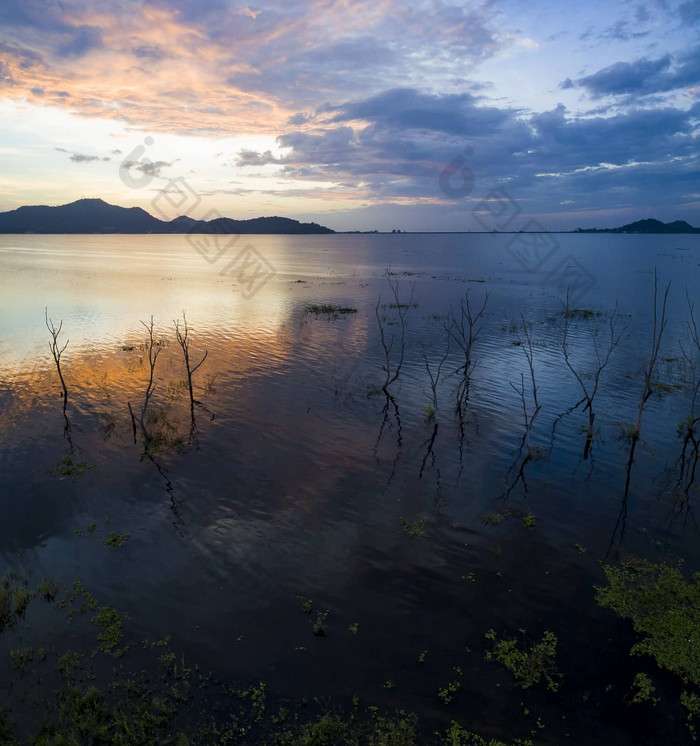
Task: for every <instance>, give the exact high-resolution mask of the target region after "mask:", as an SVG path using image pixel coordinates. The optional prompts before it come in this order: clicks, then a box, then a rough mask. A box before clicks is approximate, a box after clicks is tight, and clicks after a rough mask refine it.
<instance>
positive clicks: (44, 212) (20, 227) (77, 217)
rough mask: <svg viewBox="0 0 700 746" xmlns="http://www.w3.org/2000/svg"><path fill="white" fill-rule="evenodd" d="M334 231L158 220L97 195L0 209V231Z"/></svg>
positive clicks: (267, 221) (279, 223)
mask: <svg viewBox="0 0 700 746" xmlns="http://www.w3.org/2000/svg"><path fill="white" fill-rule="evenodd" d="M191 231H195V232H197V233H285V234H290V233H291V234H308V233H335V231H333V230H331V229H330V228H326V227H325V226H322V225H318V223H300V222H299V221H298V220H292V219H291V218H280V217H271V218H252V219H251V220H233V219H232V218H216V219H214V220H209V221H205V220H194V219H193V218H189V217H187V216H186V215H182V216H180V217H178V218H175V219H174V220H170V221H165V220H158V218H154V217H153V215H150V214H149V213H147V212H146V211H145V210H142V209H141V208H140V207H118V206H116V205H110V204H108V203H107V202H105V201H104V200H101V199H79V200H78V201H77V202H71V203H70V204H68V205H60V206H58V207H47V206H45V205H36V206H33V207H18V208H17V209H16V210H10V211H9V212H2V213H0V233H189V232H191Z"/></svg>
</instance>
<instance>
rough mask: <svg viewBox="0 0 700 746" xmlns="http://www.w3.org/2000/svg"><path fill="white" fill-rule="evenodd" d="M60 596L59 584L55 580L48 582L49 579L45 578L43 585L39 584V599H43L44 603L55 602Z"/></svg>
mask: <svg viewBox="0 0 700 746" xmlns="http://www.w3.org/2000/svg"><path fill="white" fill-rule="evenodd" d="M57 594H58V583H57V582H56V581H55V580H48V579H47V578H44V579H43V580H42V581H41V583H39V588H38V589H37V595H38V596H39V598H43V599H44V601H49V602H51V601H53V600H54V599H55V598H56V596H57Z"/></svg>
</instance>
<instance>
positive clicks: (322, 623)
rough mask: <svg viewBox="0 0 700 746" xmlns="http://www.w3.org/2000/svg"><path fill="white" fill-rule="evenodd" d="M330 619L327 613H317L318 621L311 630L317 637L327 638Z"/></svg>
mask: <svg viewBox="0 0 700 746" xmlns="http://www.w3.org/2000/svg"><path fill="white" fill-rule="evenodd" d="M327 617H328V612H327V611H317V612H316V621H315V622H314V623H313V624H312V625H311V629H312V631H313V633H314V634H315V635H316V637H325V636H326V618H327Z"/></svg>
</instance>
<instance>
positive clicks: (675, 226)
mask: <svg viewBox="0 0 700 746" xmlns="http://www.w3.org/2000/svg"><path fill="white" fill-rule="evenodd" d="M574 233H700V228H693V226H692V225H690V224H688V223H686V222H685V220H674V222H673V223H662V222H661V221H660V220H654V218H647V219H646V220H637V221H635V222H634V223H629V224H627V225H623V226H622V227H621V228H578V229H576V230H575V231H574Z"/></svg>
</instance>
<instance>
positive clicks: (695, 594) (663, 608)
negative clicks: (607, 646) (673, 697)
mask: <svg viewBox="0 0 700 746" xmlns="http://www.w3.org/2000/svg"><path fill="white" fill-rule="evenodd" d="M603 572H604V573H605V577H606V579H607V581H608V584H607V585H606V586H603V587H598V588H596V600H597V602H598V604H599V605H600V606H603V607H605V608H608V609H612V610H613V611H614V612H615V613H616V614H617V615H618V616H621V617H622V618H623V619H630V620H631V621H632V625H633V627H634V630H635V632H637V633H638V634H640V635H641V639H640V640H639V641H638V642H636V643H635V644H634V645H633V646H632V648H631V649H630V655H650V656H651V657H652V658H654V660H655V661H656V664H657V665H658V666H659V667H660V668H664V669H666V670H667V671H670V672H671V673H674V674H676V675H677V676H678V677H680V679H681V681H682V682H683V683H684V684H686V685H689V686H690V689H689V690H687V691H684V692H683V693H682V694H681V697H680V701H681V704H682V705H683V707H685V709H686V710H687V711H688V729H689V730H690V734H691V736H692V738H693V740H695V739H696V731H695V725H694V722H693V721H694V718H696V717H697V716H700V697H699V696H698V691H697V687H700V573H695V574H694V575H693V577H692V579H691V581H690V582H686V580H685V579H684V578H683V575H682V574H681V572H680V570H678V569H677V568H675V567H670V566H669V565H667V564H665V563H663V562H661V563H652V562H648V561H647V560H643V559H636V558H628V559H626V560H624V561H623V562H622V564H621V566H620V567H612V566H611V565H603ZM643 676H644V675H643V674H638V676H637V677H635V683H637V684H641V688H640V691H639V692H638V694H636V695H635V697H634V698H633V699H632V701H633V702H634V701H643V700H637V697H638V696H639V697H644V696H645V692H646V694H647V695H648V698H651V699H652V700H654V698H653V697H652V696H651V695H652V693H653V688H652V689H651V690H650V689H649V686H648V683H647V682H646V681H645V680H644V679H640V677H643ZM647 678H648V677H647ZM638 680H639V681H638Z"/></svg>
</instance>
